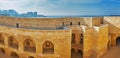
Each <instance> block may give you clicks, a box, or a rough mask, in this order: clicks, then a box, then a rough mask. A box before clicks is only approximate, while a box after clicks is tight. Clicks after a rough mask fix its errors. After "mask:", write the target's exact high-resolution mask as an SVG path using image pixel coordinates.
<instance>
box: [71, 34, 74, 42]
mask: <svg viewBox="0 0 120 58" xmlns="http://www.w3.org/2000/svg"><path fill="white" fill-rule="evenodd" d="M71 43H75V34H74V33H73V34H72V41H71Z"/></svg>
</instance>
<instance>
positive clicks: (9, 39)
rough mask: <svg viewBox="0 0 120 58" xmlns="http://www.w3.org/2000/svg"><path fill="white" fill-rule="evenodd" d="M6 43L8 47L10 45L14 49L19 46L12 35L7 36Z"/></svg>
mask: <svg viewBox="0 0 120 58" xmlns="http://www.w3.org/2000/svg"><path fill="white" fill-rule="evenodd" d="M8 45H9V47H12V48H15V49H18V47H19V46H18V41H17V40H16V39H15V38H14V37H12V36H11V37H9V38H8Z"/></svg>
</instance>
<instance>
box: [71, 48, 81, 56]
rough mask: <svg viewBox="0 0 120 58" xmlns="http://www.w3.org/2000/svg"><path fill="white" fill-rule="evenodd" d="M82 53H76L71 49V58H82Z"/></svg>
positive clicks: (79, 51)
mask: <svg viewBox="0 0 120 58" xmlns="http://www.w3.org/2000/svg"><path fill="white" fill-rule="evenodd" d="M82 56H83V52H82V51H81V50H78V51H77V52H76V51H75V49H71V58H82Z"/></svg>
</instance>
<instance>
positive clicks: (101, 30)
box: [95, 25, 109, 58]
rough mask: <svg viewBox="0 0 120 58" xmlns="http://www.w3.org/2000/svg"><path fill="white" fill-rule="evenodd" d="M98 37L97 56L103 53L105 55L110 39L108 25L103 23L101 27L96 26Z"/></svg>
mask: <svg viewBox="0 0 120 58" xmlns="http://www.w3.org/2000/svg"><path fill="white" fill-rule="evenodd" d="M95 29H96V39H97V45H96V51H97V57H96V58H99V57H101V56H102V55H104V54H105V53H106V52H107V50H108V41H109V38H108V37H109V36H108V35H109V32H108V31H109V29H108V25H103V26H100V27H98V28H97V27H96V28H95Z"/></svg>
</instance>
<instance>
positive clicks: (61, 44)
mask: <svg viewBox="0 0 120 58" xmlns="http://www.w3.org/2000/svg"><path fill="white" fill-rule="evenodd" d="M0 34H1V35H2V36H3V38H4V40H5V45H1V44H0V48H3V49H4V50H5V53H6V54H7V55H8V56H11V55H10V53H11V52H15V53H17V54H18V55H19V57H20V58H28V57H29V56H33V57H34V58H71V44H70V43H71V30H69V29H64V30H28V29H20V28H19V29H16V28H10V27H2V26H0ZM10 36H12V37H14V38H15V39H16V41H18V46H19V48H18V49H14V48H11V47H9V46H8V38H9V37H10ZM26 39H30V40H32V41H33V42H34V43H35V46H36V53H31V52H27V51H24V46H23V45H24V41H25V40H26ZM45 41H50V42H52V43H53V45H54V54H43V53H42V51H43V43H44V42H45Z"/></svg>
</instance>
